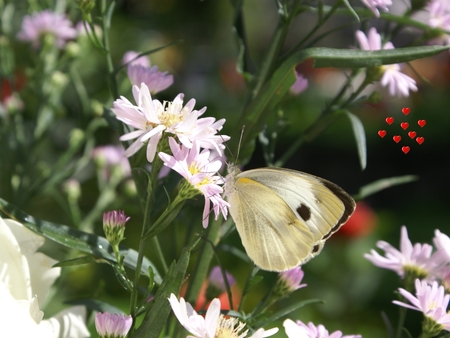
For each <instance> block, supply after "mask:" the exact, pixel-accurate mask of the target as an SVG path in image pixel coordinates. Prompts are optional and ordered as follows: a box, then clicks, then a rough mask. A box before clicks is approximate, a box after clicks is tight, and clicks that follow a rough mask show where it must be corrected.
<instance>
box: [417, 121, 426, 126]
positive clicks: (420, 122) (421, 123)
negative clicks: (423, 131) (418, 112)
mask: <svg viewBox="0 0 450 338" xmlns="http://www.w3.org/2000/svg"><path fill="white" fill-rule="evenodd" d="M417 124H418V125H419V126H421V127H422V128H423V126H424V125H426V124H427V121H425V120H419V121H417Z"/></svg>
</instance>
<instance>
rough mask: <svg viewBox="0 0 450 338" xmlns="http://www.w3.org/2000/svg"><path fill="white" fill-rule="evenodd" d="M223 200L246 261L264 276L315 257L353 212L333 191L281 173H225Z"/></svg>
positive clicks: (345, 198) (314, 180) (314, 179)
mask: <svg viewBox="0 0 450 338" xmlns="http://www.w3.org/2000/svg"><path fill="white" fill-rule="evenodd" d="M229 172H230V174H229V175H228V176H227V178H226V184H225V195H226V196H227V200H228V203H230V208H229V209H230V213H231V216H232V217H233V220H234V222H235V223H236V228H237V230H238V232H239V235H240V237H241V240H242V244H243V246H244V248H245V250H246V251H247V254H248V256H249V257H250V258H251V259H252V260H253V261H254V262H255V264H256V265H257V266H259V267H260V268H262V269H264V270H269V271H284V270H288V269H291V268H293V267H295V266H298V265H302V264H304V263H306V262H307V261H309V260H310V259H311V258H313V257H315V256H317V255H318V254H319V252H320V251H321V250H322V248H323V245H324V243H325V241H326V240H327V239H328V238H329V237H330V236H331V235H332V234H333V233H334V232H336V231H337V230H338V229H339V228H340V227H341V226H342V225H343V224H344V223H345V222H346V221H347V220H348V218H349V217H350V215H351V214H352V213H353V211H354V209H355V202H354V200H353V199H352V198H351V197H350V196H349V195H348V194H347V193H346V192H345V191H344V190H342V189H341V188H340V187H339V186H337V185H336V184H334V183H332V182H329V181H327V180H325V179H322V178H320V177H317V176H314V175H310V174H307V173H303V172H300V171H295V170H289V169H282V168H260V169H253V170H247V171H244V172H240V171H239V169H237V167H235V166H231V167H230V168H229Z"/></svg>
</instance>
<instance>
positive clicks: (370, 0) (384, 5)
mask: <svg viewBox="0 0 450 338" xmlns="http://www.w3.org/2000/svg"><path fill="white" fill-rule="evenodd" d="M361 1H362V3H363V4H364V5H366V6H367V8H369V9H370V10H371V11H372V12H373V14H374V15H375V16H376V17H377V18H379V17H380V12H379V11H378V8H380V9H382V10H383V11H385V12H388V11H389V9H388V6H390V5H392V0H361Z"/></svg>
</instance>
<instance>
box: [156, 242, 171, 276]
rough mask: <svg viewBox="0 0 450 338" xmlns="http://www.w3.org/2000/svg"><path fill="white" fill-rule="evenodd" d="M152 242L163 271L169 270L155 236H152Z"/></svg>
mask: <svg viewBox="0 0 450 338" xmlns="http://www.w3.org/2000/svg"><path fill="white" fill-rule="evenodd" d="M152 242H153V245H154V247H155V250H156V254H157V255H158V257H159V261H160V262H161V265H162V268H163V271H164V273H167V271H169V267H168V266H167V263H166V260H165V259H164V254H163V252H162V250H161V245H159V240H158V237H157V236H154V237H152Z"/></svg>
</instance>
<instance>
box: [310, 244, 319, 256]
mask: <svg viewBox="0 0 450 338" xmlns="http://www.w3.org/2000/svg"><path fill="white" fill-rule="evenodd" d="M318 251H320V245H319V244H316V245H314V246H313V248H312V250H311V253H312V254H315V253H317V252H318Z"/></svg>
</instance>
